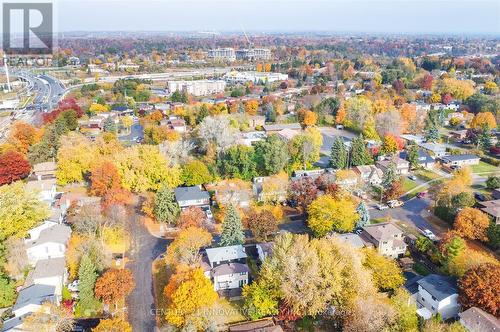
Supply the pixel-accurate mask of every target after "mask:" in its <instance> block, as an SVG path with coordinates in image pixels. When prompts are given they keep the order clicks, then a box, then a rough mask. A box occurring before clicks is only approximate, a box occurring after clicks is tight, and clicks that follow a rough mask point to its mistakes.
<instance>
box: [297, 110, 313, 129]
mask: <svg viewBox="0 0 500 332" xmlns="http://www.w3.org/2000/svg"><path fill="white" fill-rule="evenodd" d="M297 116H298V118H299V122H300V124H301V125H303V126H304V127H309V126H314V125H315V124H316V121H318V115H317V114H316V113H314V112H312V111H309V110H306V109H301V110H300V111H299V112H298V114H297Z"/></svg>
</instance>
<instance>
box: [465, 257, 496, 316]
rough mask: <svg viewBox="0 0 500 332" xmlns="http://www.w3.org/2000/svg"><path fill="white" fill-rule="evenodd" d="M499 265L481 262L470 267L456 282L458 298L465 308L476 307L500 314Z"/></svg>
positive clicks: (493, 313)
mask: <svg viewBox="0 0 500 332" xmlns="http://www.w3.org/2000/svg"><path fill="white" fill-rule="evenodd" d="M499 285H500V266H499V265H496V264H483V265H479V266H476V267H473V268H471V269H470V270H469V271H467V272H466V273H465V275H464V276H463V277H462V278H461V279H460V280H459V282H458V289H459V296H458V299H459V301H460V303H461V304H462V306H464V307H465V308H471V307H478V308H481V309H483V310H484V311H486V312H489V313H490V314H492V315H494V316H496V317H499V316H500V287H499Z"/></svg>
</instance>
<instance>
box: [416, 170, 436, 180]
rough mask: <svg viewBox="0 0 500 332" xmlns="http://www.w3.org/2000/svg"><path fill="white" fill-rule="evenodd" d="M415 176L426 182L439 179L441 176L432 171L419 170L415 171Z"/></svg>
mask: <svg viewBox="0 0 500 332" xmlns="http://www.w3.org/2000/svg"><path fill="white" fill-rule="evenodd" d="M415 175H416V176H417V177H419V178H420V179H422V180H424V181H425V182H428V181H431V180H434V179H437V178H439V176H440V175H439V174H437V173H434V172H433V171H430V170H428V169H419V170H418V171H415Z"/></svg>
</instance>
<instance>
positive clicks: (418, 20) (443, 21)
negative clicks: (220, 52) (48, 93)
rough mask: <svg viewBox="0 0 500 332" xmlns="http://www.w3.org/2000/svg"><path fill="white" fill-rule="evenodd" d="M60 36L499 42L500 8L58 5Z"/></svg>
mask: <svg viewBox="0 0 500 332" xmlns="http://www.w3.org/2000/svg"><path fill="white" fill-rule="evenodd" d="M56 1H57V3H56V11H57V27H56V30H58V31H62V32H67V31H200V30H204V31H207V30H210V31H220V32H224V31H236V32H242V30H243V29H245V30H246V31H254V32H258V31H262V32H270V31H277V32H283V31H290V32H297V31H329V32H366V33H370V32H372V33H412V34H420V33H423V34H427V33H432V34H490V35H496V36H500V0H136V1H133V0H125V1H120V0H98V1H97V0H56Z"/></svg>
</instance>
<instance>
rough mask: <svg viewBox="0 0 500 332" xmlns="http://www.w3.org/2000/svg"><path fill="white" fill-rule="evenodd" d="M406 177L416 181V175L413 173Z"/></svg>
mask: <svg viewBox="0 0 500 332" xmlns="http://www.w3.org/2000/svg"><path fill="white" fill-rule="evenodd" d="M408 179H410V180H413V181H417V176H415V175H413V174H412V175H408Z"/></svg>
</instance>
